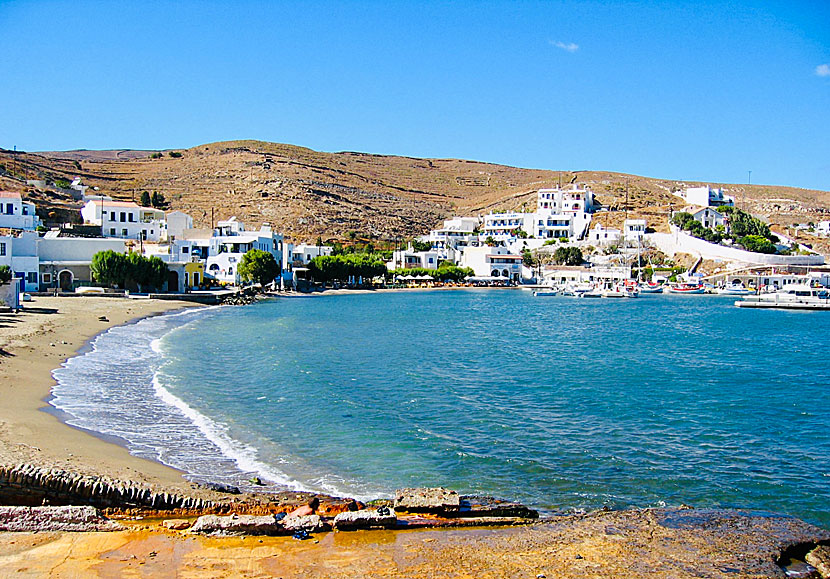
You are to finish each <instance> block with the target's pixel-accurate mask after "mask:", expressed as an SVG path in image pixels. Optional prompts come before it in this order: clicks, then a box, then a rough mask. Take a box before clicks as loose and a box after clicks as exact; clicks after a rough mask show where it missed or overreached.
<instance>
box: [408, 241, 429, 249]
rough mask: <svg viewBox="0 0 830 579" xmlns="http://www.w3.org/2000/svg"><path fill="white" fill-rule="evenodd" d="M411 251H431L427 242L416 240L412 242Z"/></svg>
mask: <svg viewBox="0 0 830 579" xmlns="http://www.w3.org/2000/svg"><path fill="white" fill-rule="evenodd" d="M412 249H414V250H415V251H429V250H430V249H432V244H431V243H429V242H428V241H419V240H417V239H413V240H412Z"/></svg>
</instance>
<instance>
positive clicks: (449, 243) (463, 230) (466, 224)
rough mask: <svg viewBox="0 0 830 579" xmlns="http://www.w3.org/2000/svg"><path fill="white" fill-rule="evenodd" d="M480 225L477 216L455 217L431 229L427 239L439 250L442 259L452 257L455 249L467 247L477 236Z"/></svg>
mask: <svg viewBox="0 0 830 579" xmlns="http://www.w3.org/2000/svg"><path fill="white" fill-rule="evenodd" d="M478 226H479V220H478V218H477V217H453V218H452V219H447V220H446V221H444V224H443V226H442V227H440V228H438V229H433V230H432V231H430V232H429V236H427V238H426V240H425V241H427V242H429V243H430V244H431V245H432V248H433V249H434V250H436V251H438V253H439V254H440V256H441V259H442V260H443V259H452V256H453V250H455V249H457V248H459V247H465V246H467V245H469V244H470V242H472V241H473V240H474V239H476V238H477V234H476V230H477V229H478Z"/></svg>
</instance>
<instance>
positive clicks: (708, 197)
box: [675, 185, 735, 207]
mask: <svg viewBox="0 0 830 579" xmlns="http://www.w3.org/2000/svg"><path fill="white" fill-rule="evenodd" d="M675 195H677V196H678V197H682V198H683V199H684V200H685V201H686V203H688V204H689V205H698V206H700V207H720V206H721V205H735V198H734V197H731V196H729V195H725V194H724V193H723V189H722V188H718V189H712V188H711V187H709V186H708V185H704V186H702V187H687V188H686V189H684V190H683V191H680V192H677V193H675Z"/></svg>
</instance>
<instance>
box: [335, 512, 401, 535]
mask: <svg viewBox="0 0 830 579" xmlns="http://www.w3.org/2000/svg"><path fill="white" fill-rule="evenodd" d="M397 522H398V517H397V515H396V514H395V510H394V509H390V508H388V507H381V508H380V509H377V510H375V509H366V510H363V511H350V512H346V513H340V514H339V515H337V516H336V517H334V528H335V529H337V530H338V531H353V530H355V529H392V528H394V527H395V525H396V524H397Z"/></svg>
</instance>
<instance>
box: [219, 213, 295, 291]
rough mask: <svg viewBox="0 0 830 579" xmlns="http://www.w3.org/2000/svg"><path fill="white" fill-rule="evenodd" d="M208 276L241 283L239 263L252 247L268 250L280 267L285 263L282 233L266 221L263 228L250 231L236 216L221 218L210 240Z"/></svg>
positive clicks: (224, 281)
mask: <svg viewBox="0 0 830 579" xmlns="http://www.w3.org/2000/svg"><path fill="white" fill-rule="evenodd" d="M208 241H209V244H210V245H209V247H208V257H207V261H206V264H205V275H207V276H209V277H211V278H213V279H215V280H216V281H219V282H222V283H228V284H239V283H240V281H241V278H240V277H239V264H240V263H241V261H242V256H244V255H245V254H246V253H247V252H248V251H249V250H251V249H260V250H262V251H267V252H269V253H270V254H271V255H273V256H274V259H275V260H276V262H277V265H278V266H281V264H282V262H283V261H282V255H283V238H282V235H279V234H277V233H274V232H273V231H271V226H270V225H269V224H267V223H265V224H263V225H262V227H261V228H260V230H259V231H252V232H247V231H245V226H244V224H242V223H241V222H239V221H237V220H236V218H231V219H229V220H227V221H220V222H219V223H218V224H217V227H216V230H215V231H214V236H213V237H211V238H210V239H209V240H208Z"/></svg>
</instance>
